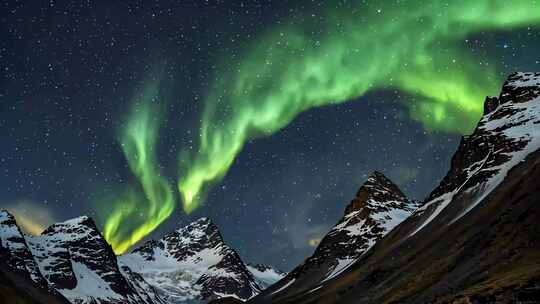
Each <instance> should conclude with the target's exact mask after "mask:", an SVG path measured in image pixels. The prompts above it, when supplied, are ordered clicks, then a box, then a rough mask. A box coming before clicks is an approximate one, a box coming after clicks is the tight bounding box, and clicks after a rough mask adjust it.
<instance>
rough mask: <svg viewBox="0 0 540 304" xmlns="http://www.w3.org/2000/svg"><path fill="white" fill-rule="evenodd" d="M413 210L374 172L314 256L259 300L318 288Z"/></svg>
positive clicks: (393, 188) (414, 207)
mask: <svg viewBox="0 0 540 304" xmlns="http://www.w3.org/2000/svg"><path fill="white" fill-rule="evenodd" d="M416 207H417V203H416V202H413V201H410V200H408V199H407V198H406V197H405V195H404V194H403V193H402V192H401V190H399V188H398V187H397V186H396V185H395V184H394V183H392V182H391V181H390V180H389V179H388V178H386V177H385V176H384V175H383V174H382V173H379V172H373V173H372V174H371V175H370V176H369V178H368V179H367V181H366V182H365V183H364V184H363V185H362V186H361V187H360V189H359V190H358V192H357V194H356V197H355V198H354V200H352V201H351V202H350V204H349V205H348V206H347V207H346V209H345V214H344V216H343V218H342V219H341V220H340V221H339V222H338V223H337V224H336V225H335V226H334V227H333V228H332V229H331V230H330V232H329V233H328V234H327V235H326V236H325V237H324V238H323V239H322V241H321V243H320V244H319V246H318V247H317V249H316V250H315V252H314V253H313V255H312V256H311V257H309V258H308V259H307V260H306V261H305V262H304V263H303V264H301V265H300V266H298V267H297V268H295V269H294V270H293V271H292V272H291V273H289V274H288V275H287V276H286V277H285V278H284V279H283V280H281V281H280V282H279V283H277V284H275V285H274V286H272V287H270V288H269V289H268V290H265V291H264V292H263V293H262V294H261V296H260V297H259V298H266V299H267V300H269V299H274V298H279V297H282V296H284V295H285V294H287V295H289V294H291V293H302V292H307V291H310V290H316V289H317V288H320V286H321V284H322V283H324V282H325V281H327V280H330V279H332V278H333V277H335V276H337V275H339V274H340V273H341V272H343V271H344V270H345V269H347V267H349V266H350V265H352V264H353V263H354V262H355V261H357V260H358V259H359V258H360V257H361V256H362V255H363V254H364V253H365V252H366V251H367V250H368V249H369V248H371V246H373V244H375V243H376V242H377V241H378V240H379V239H381V238H382V237H383V236H384V235H385V234H387V233H388V232H389V231H391V230H392V229H393V228H394V227H395V226H396V225H397V224H399V223H400V222H402V221H403V220H405V219H406V218H407V217H408V216H410V215H411V213H412V212H413V211H414V210H415V209H416Z"/></svg>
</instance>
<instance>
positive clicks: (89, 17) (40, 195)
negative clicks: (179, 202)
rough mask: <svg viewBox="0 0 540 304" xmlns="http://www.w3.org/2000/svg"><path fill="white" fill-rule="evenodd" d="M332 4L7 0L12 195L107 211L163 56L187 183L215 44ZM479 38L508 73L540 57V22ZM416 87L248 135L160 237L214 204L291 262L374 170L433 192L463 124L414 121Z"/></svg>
mask: <svg viewBox="0 0 540 304" xmlns="http://www.w3.org/2000/svg"><path fill="white" fill-rule="evenodd" d="M307 3H309V4H307ZM324 3H326V4H324ZM329 3H332V2H328V1H326V2H324V1H323V2H319V1H310V2H307V1H297V2H291V1H246V2H244V3H242V2H239V1H108V0H107V1H2V3H1V4H0V38H1V39H0V71H2V72H1V73H0V142H1V145H0V185H1V187H0V208H11V209H20V210H24V211H25V212H26V213H27V215H28V216H29V217H30V218H33V219H34V220H35V221H36V222H37V223H43V224H50V222H52V221H60V220H65V219H68V218H71V217H75V216H78V215H81V214H89V215H91V216H96V206H95V202H96V201H97V200H99V199H100V198H102V197H105V196H107V194H110V192H112V191H113V190H114V189H116V188H117V187H118V185H121V184H123V183H125V182H126V181H127V180H130V178H132V177H131V176H130V172H129V170H128V168H127V164H126V161H125V160H124V157H123V155H122V153H121V150H120V148H119V145H118V142H117V139H116V135H117V133H118V128H119V126H120V123H121V121H122V120H123V118H124V117H125V114H126V112H127V111H128V110H129V107H130V100H131V96H132V95H133V92H134V90H136V89H137V88H140V87H141V85H144V82H145V80H146V79H148V75H150V74H152V73H153V72H154V71H155V70H156V69H159V70H161V71H163V73H164V74H165V75H166V76H165V78H164V79H165V80H164V82H163V84H162V85H163V89H162V91H163V92H165V93H164V95H166V97H167V98H168V104H169V109H168V113H169V114H168V116H167V117H166V118H167V119H166V120H165V121H164V131H163V132H161V133H160V139H159V141H160V146H159V147H158V148H159V149H158V150H159V151H160V153H159V159H160V164H161V165H162V170H163V172H165V174H166V175H167V176H168V177H169V178H170V180H171V182H172V183H174V182H175V174H176V170H177V168H176V165H175V160H176V157H177V154H178V151H179V150H180V148H181V147H182V146H184V145H186V144H188V143H187V138H189V137H190V136H189V135H188V134H189V132H190V131H191V130H193V128H194V127H196V125H197V122H198V119H199V114H200V110H201V102H200V100H201V96H204V95H205V92H206V89H207V88H208V86H209V85H210V84H209V82H210V78H211V74H212V71H213V64H214V62H215V59H216V57H217V56H222V55H223V54H234V53H236V52H238V51H239V49H241V47H242V46H243V45H244V44H246V43H248V42H249V41H251V39H253V37H256V35H257V34H258V33H260V32H262V31H264V30H265V29H267V28H270V27H272V26H274V25H275V24H277V23H278V22H281V21H283V20H286V19H288V18H290V17H291V16H294V15H302V14H307V13H309V12H310V11H317V10H319V9H321V6H324V5H331V4H329ZM471 41H475V43H474V46H470V47H474V48H475V52H476V53H477V54H478V55H479V56H483V57H485V58H487V59H488V60H489V62H492V64H494V65H495V66H497V67H498V69H499V71H500V73H501V74H507V73H509V72H512V71H516V70H534V71H538V70H540V64H539V60H540V52H539V41H540V32H539V29H537V28H536V29H535V28H523V29H519V30H515V31H513V32H494V33H480V34H478V35H477V36H475V37H471ZM465 47H467V46H465ZM156 63H159V65H158V67H156V65H157V64H156ZM403 98H410V97H409V96H406V95H401V94H400V93H399V92H395V91H379V92H373V93H370V94H368V95H366V96H364V97H362V98H360V99H358V100H352V101H350V102H348V103H345V104H341V105H338V106H329V107H323V108H318V109H313V110H310V111H308V112H304V113H302V114H301V115H300V116H299V117H298V118H297V119H295V120H294V121H293V123H291V124H290V125H289V126H287V127H286V128H285V129H283V130H281V131H280V132H278V133H276V134H274V135H272V136H270V137H267V138H262V139H258V140H255V141H252V142H249V143H248V144H247V145H246V147H245V149H244V150H243V151H242V152H241V153H240V155H239V157H238V158H237V159H236V161H235V163H234V164H233V166H232V168H231V169H230V171H229V172H228V174H227V175H226V177H225V178H224V180H223V181H222V182H221V183H220V184H218V185H217V186H216V187H215V188H214V189H213V190H212V191H211V193H210V195H209V197H208V199H207V203H206V205H205V206H204V207H203V208H200V209H198V210H197V211H196V212H194V213H193V214H192V215H190V216H189V217H188V216H186V215H184V214H183V213H182V211H181V210H180V208H179V209H178V211H176V212H175V213H174V215H173V216H172V217H171V218H170V219H169V220H168V221H167V222H166V223H164V224H163V225H162V226H161V227H160V228H159V229H158V230H157V231H156V232H155V233H154V234H153V237H159V236H160V235H161V234H163V233H164V232H165V231H169V230H171V229H174V228H175V227H176V226H178V225H183V224H187V223H188V222H189V221H191V220H193V219H195V218H198V217H202V216H209V217H211V218H212V219H213V220H214V221H215V222H216V223H217V224H218V226H219V227H220V229H221V231H222V234H223V235H224V238H225V239H226V241H227V242H228V243H229V244H230V245H231V246H232V247H234V248H236V249H237V250H238V251H239V253H240V255H241V256H242V257H243V258H244V259H245V260H246V261H252V262H262V263H268V264H273V265H276V266H278V267H279V268H282V269H283V270H290V269H291V268H292V267H294V266H295V265H296V264H298V263H299V262H300V261H302V260H303V259H304V258H305V257H306V256H308V255H309V254H310V253H311V252H312V251H313V247H312V246H310V240H316V239H320V238H321V237H322V236H323V235H324V233H326V232H327V231H328V230H329V229H330V227H331V226H332V225H333V224H335V223H336V221H337V220H338V219H339V218H340V217H341V215H342V213H343V210H344V207H345V206H346V205H347V204H348V202H349V201H350V200H351V199H352V198H353V197H354V194H355V193H356V190H357V189H358V188H359V187H360V185H361V184H362V183H363V182H364V180H365V179H366V177H367V175H368V174H369V173H370V172H371V171H373V170H379V171H382V172H383V173H385V174H386V175H387V176H388V177H389V178H391V179H392V180H393V181H394V182H396V183H397V184H398V185H399V186H400V187H401V188H402V190H403V191H404V192H405V193H406V194H407V195H409V196H410V197H412V198H415V199H422V198H423V197H424V196H426V195H427V193H428V192H429V191H430V190H431V189H432V188H433V187H434V186H435V185H436V184H437V183H438V181H439V180H440V178H441V177H442V176H443V175H444V174H445V172H446V170H447V169H448V166H449V160H450V158H451V156H452V153H453V151H454V150H455V149H456V147H457V144H458V142H459V135H455V134H441V133H430V132H426V131H425V130H424V129H423V128H422V126H421V125H420V124H418V123H416V122H413V121H411V120H410V119H408V113H407V109H406V108H404V107H403V106H402V103H401V102H400V100H401V99H403ZM97 220H98V222H99V221H100V219H99V218H97Z"/></svg>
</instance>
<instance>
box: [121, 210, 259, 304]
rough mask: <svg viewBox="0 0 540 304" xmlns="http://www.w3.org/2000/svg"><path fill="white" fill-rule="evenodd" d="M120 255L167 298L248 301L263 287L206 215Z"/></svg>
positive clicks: (177, 299)
mask: <svg viewBox="0 0 540 304" xmlns="http://www.w3.org/2000/svg"><path fill="white" fill-rule="evenodd" d="M120 260H121V263H122V264H124V265H127V266H129V267H130V268H131V269H133V270H134V271H136V272H137V273H140V274H141V275H142V276H143V277H144V278H145V279H146V280H147V281H148V282H149V283H150V284H152V285H153V286H155V287H156V289H157V290H158V291H159V292H160V294H161V295H162V296H163V297H164V298H165V299H166V300H167V301H168V302H169V303H182V302H184V301H188V300H197V299H216V298H221V297H225V296H230V297H236V298H238V299H243V300H246V299H249V298H251V297H253V296H254V295H256V294H257V293H258V292H259V291H260V287H259V286H258V285H257V283H256V282H255V278H254V277H253V275H252V273H251V272H249V270H248V269H247V268H246V266H245V264H244V263H243V262H242V260H241V259H240V257H239V256H238V254H237V253H236V251H234V250H233V249H232V248H230V247H229V246H227V245H226V244H225V243H224V241H223V238H222V237H221V234H220V232H219V230H218V228H217V226H216V225H214V224H213V223H212V222H211V221H210V220H209V219H208V218H202V219H200V220H198V221H195V222H193V223H191V224H190V225H188V226H186V227H183V228H181V229H178V230H175V231H173V232H172V233H170V234H168V235H166V236H165V237H163V238H162V239H161V240H159V241H150V242H148V243H146V244H145V245H143V246H142V247H140V248H138V249H136V250H134V251H133V252H132V253H130V254H126V255H124V256H122V257H120Z"/></svg>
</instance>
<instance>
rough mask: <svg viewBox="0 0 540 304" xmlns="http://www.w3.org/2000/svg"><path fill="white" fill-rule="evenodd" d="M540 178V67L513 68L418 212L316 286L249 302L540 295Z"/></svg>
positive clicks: (516, 299)
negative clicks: (526, 70)
mask: <svg viewBox="0 0 540 304" xmlns="http://www.w3.org/2000/svg"><path fill="white" fill-rule="evenodd" d="M539 180H540V73H515V74H513V75H511V76H510V77H509V78H508V80H507V81H506V82H505V83H504V85H503V88H502V92H501V94H500V96H499V97H490V98H487V99H486V101H485V107H484V115H483V117H482V118H481V119H480V121H479V123H478V125H477V128H476V129H475V131H474V132H473V133H472V134H471V135H469V136H465V137H463V139H462V141H461V143H460V145H459V147H458V150H457V152H456V153H455V154H454V156H453V158H452V162H451V168H450V170H449V172H448V173H447V175H446V176H445V177H444V178H443V180H442V181H441V183H440V185H439V186H438V187H436V188H435V189H434V191H433V192H432V193H431V194H430V195H429V196H428V197H427V199H426V200H425V201H424V202H423V203H422V205H421V207H420V208H418V209H417V211H415V212H414V213H413V214H412V215H411V216H410V217H408V218H407V219H406V220H404V221H403V222H401V223H400V224H399V225H397V226H396V227H394V229H392V231H390V232H389V233H388V234H386V235H385V236H384V237H383V238H382V239H380V240H379V241H378V242H376V243H375V245H373V246H372V247H371V249H369V250H368V251H367V252H366V253H365V254H363V255H362V256H361V257H360V258H359V259H358V260H357V261H356V262H354V263H353V264H352V265H350V267H348V268H347V269H345V270H344V271H342V272H341V273H340V274H338V275H336V276H335V277H333V278H331V279H330V280H327V281H325V282H323V284H321V285H320V286H318V287H317V288H314V289H311V290H307V291H305V289H304V291H303V292H302V290H300V289H294V285H295V283H294V282H292V283H291V281H289V282H285V283H284V284H280V283H278V284H276V285H275V286H278V288H279V289H280V290H278V291H274V292H276V293H278V294H279V296H278V297H273V298H271V300H268V299H269V297H268V296H266V297H265V295H266V292H263V293H262V294H261V295H260V296H258V297H255V298H254V299H252V300H251V301H250V302H249V303H254V304H259V303H270V302H272V303H278V304H281V303H295V304H302V303H310V304H313V303H325V304H327V303H340V304H348V303H537V302H538V300H539V299H540V262H539V261H540V250H539V248H540V241H539V240H540V239H539V237H538V236H539V235H540V226H539V225H538V223H539V222H540V208H538V206H539V205H538V204H539V203H540V201H539V198H540V187H539V185H540V184H539V182H538V181H539ZM286 279H287V278H285V279H284V280H283V281H285V280H286ZM270 289H274V290H275V289H276V288H273V287H271V288H270ZM269 292H272V291H271V290H269Z"/></svg>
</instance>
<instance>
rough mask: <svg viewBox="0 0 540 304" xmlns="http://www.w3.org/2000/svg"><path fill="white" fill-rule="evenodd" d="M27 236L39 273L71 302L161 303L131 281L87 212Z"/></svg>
mask: <svg viewBox="0 0 540 304" xmlns="http://www.w3.org/2000/svg"><path fill="white" fill-rule="evenodd" d="M26 239H27V242H28V244H29V248H30V250H31V252H32V254H33V256H34V258H35V260H36V262H37V264H38V266H39V270H40V273H41V274H42V275H43V277H45V279H46V280H47V282H48V283H49V285H50V286H52V287H54V288H55V289H56V290H57V291H58V292H60V293H61V294H62V295H63V296H65V297H66V298H67V299H68V300H69V301H71V302H72V303H95V302H96V301H97V302H98V303H146V304H153V303H159V302H156V301H154V300H153V299H155V297H154V296H151V295H148V294H147V293H146V292H145V291H141V290H135V289H134V286H133V285H131V284H130V283H128V281H127V280H126V278H125V277H124V276H123V275H122V273H121V272H120V269H119V267H118V264H117V260H116V256H115V255H114V253H113V252H112V249H111V247H110V246H109V245H108V244H107V243H106V242H105V240H104V239H103V237H102V236H101V234H100V233H99V231H98V229H97V227H96V225H95V223H94V222H93V221H92V219H90V218H88V217H86V216H81V217H78V218H75V219H72V220H68V221H65V222H62V223H58V224H54V225H52V226H50V227H49V228H47V229H46V230H45V231H43V233H42V234H41V235H40V236H26Z"/></svg>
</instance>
